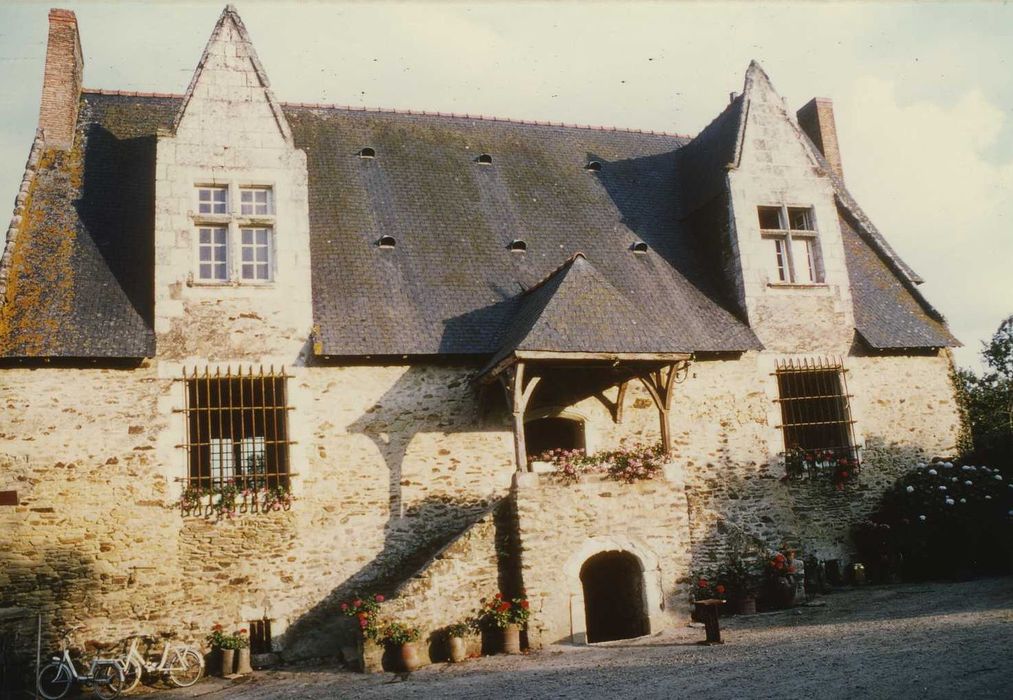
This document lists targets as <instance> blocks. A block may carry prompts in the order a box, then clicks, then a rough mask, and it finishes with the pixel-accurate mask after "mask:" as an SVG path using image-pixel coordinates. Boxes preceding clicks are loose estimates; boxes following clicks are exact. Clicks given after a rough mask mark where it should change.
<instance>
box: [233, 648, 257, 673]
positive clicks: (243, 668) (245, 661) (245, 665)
mask: <svg viewBox="0 0 1013 700" xmlns="http://www.w3.org/2000/svg"><path fill="white" fill-rule="evenodd" d="M236 673H239V674H244V675H245V674H247V673H253V667H252V666H250V647H246V648H245V649H237V650H236Z"/></svg>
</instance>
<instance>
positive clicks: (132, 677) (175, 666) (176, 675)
mask: <svg viewBox="0 0 1013 700" xmlns="http://www.w3.org/2000/svg"><path fill="white" fill-rule="evenodd" d="M160 636H161V637H162V638H163V639H164V640H165V641H164V646H163V647H162V655H161V657H160V658H159V660H158V663H155V662H149V661H146V660H145V658H144V656H142V655H141V653H140V652H139V651H138V650H137V646H138V640H139V639H140V637H138V636H134V637H132V638H131V640H130V645H129V647H128V648H127V653H126V655H125V656H124V657H123V658H120V659H116V663H117V664H119V667H120V670H121V671H123V677H124V679H125V680H124V685H123V692H125V693H129V692H130V691H131V690H133V689H134V688H136V687H137V684H138V683H140V682H141V677H142V676H143V675H144V674H146V673H147V674H156V673H157V674H159V675H161V676H165V677H168V679H169V681H170V682H171V683H172V684H173V685H174V686H176V687H177V688H187V687H189V686H191V685H193V684H194V683H196V682H197V681H198V680H200V678H201V676H203V675H204V656H203V655H201V653H200V652H199V651H197V650H196V649H194V648H192V647H188V646H185V645H183V644H180V645H178V646H176V647H173V646H172V645H170V644H169V638H170V637H172V636H173V635H172V634H171V633H165V632H163V633H162V634H161V635H160Z"/></svg>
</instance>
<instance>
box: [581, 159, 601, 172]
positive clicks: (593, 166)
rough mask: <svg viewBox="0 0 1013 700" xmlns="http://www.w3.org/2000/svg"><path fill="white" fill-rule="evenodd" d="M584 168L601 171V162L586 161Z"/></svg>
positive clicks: (590, 170)
mask: <svg viewBox="0 0 1013 700" xmlns="http://www.w3.org/2000/svg"><path fill="white" fill-rule="evenodd" d="M584 170H587V171H589V172H592V173H597V172H599V171H601V163H599V162H598V161H596V160H592V161H588V164H587V165H585V166H584Z"/></svg>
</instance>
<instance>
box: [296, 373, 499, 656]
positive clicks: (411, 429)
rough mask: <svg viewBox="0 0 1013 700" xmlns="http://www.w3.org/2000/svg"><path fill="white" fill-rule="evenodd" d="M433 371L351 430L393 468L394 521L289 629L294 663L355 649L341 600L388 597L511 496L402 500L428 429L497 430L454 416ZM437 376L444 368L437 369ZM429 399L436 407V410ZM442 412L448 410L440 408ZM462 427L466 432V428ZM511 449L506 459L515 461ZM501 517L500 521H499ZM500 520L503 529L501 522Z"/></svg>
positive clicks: (410, 378)
mask: <svg viewBox="0 0 1013 700" xmlns="http://www.w3.org/2000/svg"><path fill="white" fill-rule="evenodd" d="M432 371H434V370H431V369H428V368H426V367H420V366H412V367H410V368H409V369H408V370H407V371H405V372H404V373H403V374H402V375H401V376H400V377H399V378H398V380H397V381H396V382H394V384H393V385H392V386H391V387H390V388H389V389H388V390H387V391H386V392H385V393H384V394H383V395H382V396H381V397H380V399H379V400H378V401H376V402H375V403H374V404H373V405H372V406H370V407H369V409H367V410H366V412H365V413H364V414H363V415H362V416H360V417H359V418H358V419H356V420H355V421H354V422H353V423H352V424H350V425H349V426H348V428H347V430H348V432H350V433H359V434H362V435H366V436H367V437H369V438H370V440H372V441H373V443H374V445H375V446H376V448H377V450H378V452H379V453H380V455H381V456H382V457H383V460H384V463H385V466H386V468H387V471H388V475H387V483H388V490H389V491H388V497H389V506H390V509H389V516H388V519H387V522H386V523H385V524H384V526H383V546H382V548H381V550H380V551H379V552H378V553H377V554H376V555H375V556H374V557H373V559H372V560H371V561H369V562H368V563H367V564H365V565H364V566H362V568H360V569H359V570H358V571H356V572H355V573H354V574H352V575H351V576H349V577H348V578H347V579H345V580H344V581H342V582H340V583H338V584H337V585H336V586H335V587H334V588H333V589H332V590H331V591H330V593H329V594H328V595H327V596H326V597H324V598H323V599H322V600H320V601H319V602H318V603H317V604H316V605H314V606H313V607H312V608H311V609H310V610H308V611H307V612H305V613H304V614H303V615H301V616H300V617H299V618H298V619H297V620H296V621H295V622H293V623H292V624H291V625H290V626H289V628H288V629H287V630H286V632H285V635H284V639H283V642H284V649H285V651H284V656H285V658H286V659H287V660H292V659H305V658H315V657H321V656H330V655H333V654H334V652H335V650H337V649H352V648H354V647H355V640H356V635H357V634H358V630H357V629H356V628H355V626H354V621H353V620H351V619H349V618H345V617H343V616H342V615H341V612H340V608H339V606H340V603H341V601H342V600H345V599H346V598H348V597H350V596H351V595H352V594H354V593H363V594H365V593H381V594H384V595H387V596H389V595H390V594H392V593H393V592H394V591H395V590H396V588H397V587H398V586H399V584H401V583H402V582H404V581H405V580H407V579H408V578H409V577H411V576H412V575H413V574H415V573H416V572H417V571H418V570H419V569H420V568H421V567H422V566H423V565H424V564H425V563H426V562H427V561H428V560H429V559H430V558H431V557H432V556H433V555H434V554H435V553H436V552H437V551H439V550H440V549H442V548H443V547H444V546H446V545H447V544H448V543H449V542H451V541H452V540H454V539H455V538H457V537H458V536H459V535H460V534H461V533H463V532H464V531H465V530H467V529H468V528H470V527H471V526H472V525H473V524H474V523H475V522H477V521H478V520H479V519H480V518H482V517H483V516H484V515H485V514H486V513H488V512H489V511H490V509H492V508H494V507H495V506H496V504H497V503H498V502H499V501H500V499H501V498H502V497H503V496H505V495H506V493H505V492H504V493H495V491H494V490H493V488H492V487H491V486H490V488H489V492H488V494H487V495H484V496H483V495H479V494H477V493H476V494H466V495H444V494H440V495H435V494H434V495H429V496H426V497H425V498H423V499H421V500H419V501H416V502H411V503H406V502H405V499H404V497H403V490H404V486H405V484H404V478H403V467H404V461H405V457H406V455H407V452H408V449H409V446H410V445H411V442H412V440H413V439H414V438H415V436H416V435H418V434H419V433H423V432H444V433H446V432H453V431H458V430H463V431H465V432H498V431H502V430H503V429H504V428H503V427H501V426H500V425H499V423H498V422H497V421H488V425H483V422H480V421H479V419H478V416H477V415H475V416H474V419H473V420H471V421H465V420H461V419H460V418H457V419H455V417H454V416H452V415H450V411H448V410H447V408H446V401H445V400H444V399H441V398H440V397H436V396H434V395H433V392H432V391H431V389H432V388H433V387H434V384H433V383H432V381H431V379H430V377H429V376H428V375H430V374H431V373H432ZM437 371H438V370H437ZM466 382H467V378H466V377H465V376H464V375H463V373H460V374H457V375H456V376H455V377H454V378H453V379H452V380H451V384H450V385H447V386H446V387H440V388H441V389H449V390H451V391H455V390H457V389H458V387H459V386H462V385H464V384H465V383H466ZM467 391H468V392H469V393H464V392H462V393H461V394H460V396H462V399H461V401H462V406H461V409H460V410H462V411H471V412H473V413H475V412H477V410H478V404H477V402H475V401H474V400H473V398H472V397H473V395H472V394H471V393H470V391H471V390H470V389H467ZM426 402H431V405H430V406H427V405H426ZM440 409H442V410H440ZM462 426H463V427H462ZM510 456H511V455H510V454H509V452H508V453H507V454H505V455H504V459H508V458H509V457H510ZM442 458H444V459H446V461H447V463H448V464H449V465H450V467H451V468H456V466H457V465H458V464H459V463H460V462H459V460H458V459H457V458H456V457H454V455H451V454H447V455H443V456H442ZM498 520H499V519H498ZM498 520H497V527H499V521H498Z"/></svg>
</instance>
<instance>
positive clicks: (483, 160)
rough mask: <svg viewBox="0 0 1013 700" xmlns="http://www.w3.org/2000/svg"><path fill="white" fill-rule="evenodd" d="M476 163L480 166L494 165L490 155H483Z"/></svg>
mask: <svg viewBox="0 0 1013 700" xmlns="http://www.w3.org/2000/svg"><path fill="white" fill-rule="evenodd" d="M475 162H476V163H478V164H479V165H492V156H491V155H489V154H488V153H483V154H482V155H480V156H479V157H478V158H476V159H475Z"/></svg>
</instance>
